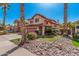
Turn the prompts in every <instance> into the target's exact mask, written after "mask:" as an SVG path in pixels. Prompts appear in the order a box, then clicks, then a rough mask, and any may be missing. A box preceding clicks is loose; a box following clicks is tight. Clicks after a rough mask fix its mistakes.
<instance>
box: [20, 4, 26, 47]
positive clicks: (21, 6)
mask: <svg viewBox="0 0 79 59" xmlns="http://www.w3.org/2000/svg"><path fill="white" fill-rule="evenodd" d="M20 21H21V33H22V40H21V43H20V46H21V45H23V44H24V42H25V40H26V33H25V30H24V26H25V21H24V4H23V3H21V4H20Z"/></svg>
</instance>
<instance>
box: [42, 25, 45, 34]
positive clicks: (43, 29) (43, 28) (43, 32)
mask: <svg viewBox="0 0 79 59" xmlns="http://www.w3.org/2000/svg"><path fill="white" fill-rule="evenodd" d="M42 35H45V26H43V27H42Z"/></svg>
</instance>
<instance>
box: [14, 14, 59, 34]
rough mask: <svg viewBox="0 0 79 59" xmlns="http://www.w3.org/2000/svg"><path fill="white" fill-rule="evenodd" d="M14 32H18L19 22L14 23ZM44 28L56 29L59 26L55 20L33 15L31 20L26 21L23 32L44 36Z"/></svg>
mask: <svg viewBox="0 0 79 59" xmlns="http://www.w3.org/2000/svg"><path fill="white" fill-rule="evenodd" d="M14 27H15V30H16V31H20V30H21V26H20V20H16V21H15V26H14ZM46 27H52V28H58V27H59V24H58V23H57V22H56V21H55V20H51V19H48V18H46V17H44V16H42V15H40V14H36V15H34V16H33V17H32V18H31V19H28V20H27V22H26V23H25V26H24V28H25V32H26V33H28V32H36V33H37V34H41V35H44V34H45V28H46Z"/></svg>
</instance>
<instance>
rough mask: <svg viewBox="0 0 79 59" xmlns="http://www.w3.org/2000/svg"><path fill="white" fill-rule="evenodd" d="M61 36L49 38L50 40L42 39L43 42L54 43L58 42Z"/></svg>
mask: <svg viewBox="0 0 79 59" xmlns="http://www.w3.org/2000/svg"><path fill="white" fill-rule="evenodd" d="M60 37H61V36H54V37H49V38H47V37H46V38H45V37H44V38H41V40H42V41H46V42H54V41H56V40H57V39H59V38H60Z"/></svg>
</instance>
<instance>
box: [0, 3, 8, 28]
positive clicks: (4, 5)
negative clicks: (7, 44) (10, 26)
mask: <svg viewBox="0 0 79 59" xmlns="http://www.w3.org/2000/svg"><path fill="white" fill-rule="evenodd" d="M0 6H2V7H3V10H4V18H3V26H4V29H5V22H6V10H7V8H8V6H9V5H8V4H7V3H0Z"/></svg>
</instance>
